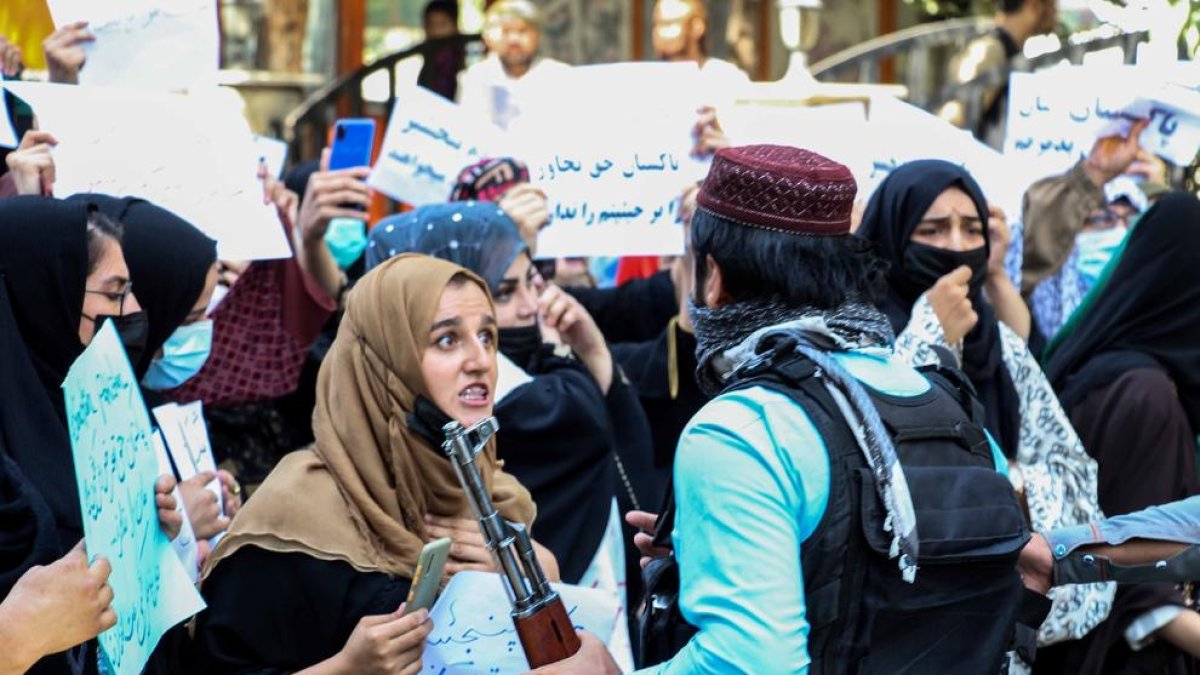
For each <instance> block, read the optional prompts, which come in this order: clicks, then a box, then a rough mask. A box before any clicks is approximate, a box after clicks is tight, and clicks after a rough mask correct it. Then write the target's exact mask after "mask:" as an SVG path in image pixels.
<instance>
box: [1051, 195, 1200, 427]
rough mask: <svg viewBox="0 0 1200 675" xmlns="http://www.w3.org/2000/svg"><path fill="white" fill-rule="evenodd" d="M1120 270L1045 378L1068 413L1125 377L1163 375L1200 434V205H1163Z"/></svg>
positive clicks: (1083, 312)
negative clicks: (1141, 372)
mask: <svg viewBox="0 0 1200 675" xmlns="http://www.w3.org/2000/svg"><path fill="white" fill-rule="evenodd" d="M1114 264H1115V267H1111V268H1110V269H1109V271H1108V273H1107V280H1106V281H1102V284H1101V285H1099V286H1097V287H1096V288H1095V289H1094V290H1093V292H1092V293H1091V294H1090V295H1089V296H1088V297H1087V298H1086V299H1085V300H1084V304H1083V305H1081V306H1080V308H1079V309H1078V310H1077V312H1078V313H1079V314H1078V319H1077V320H1074V321H1072V322H1071V324H1070V325H1069V326H1068V327H1066V328H1064V329H1063V333H1062V337H1061V338H1060V339H1059V340H1056V342H1055V343H1054V344H1052V345H1051V351H1050V352H1049V354H1048V355H1047V359H1048V360H1047V362H1046V376H1047V377H1048V378H1049V379H1050V382H1051V384H1053V385H1054V389H1055V391H1057V392H1059V397H1060V398H1061V399H1062V403H1063V407H1064V408H1066V409H1067V410H1068V411H1070V410H1071V409H1072V408H1073V407H1075V406H1076V405H1078V404H1079V403H1080V402H1081V401H1083V399H1084V398H1085V397H1086V396H1087V394H1088V393H1090V392H1091V391H1093V390H1095V389H1097V388H1098V387H1101V386H1104V385H1106V384H1110V383H1111V382H1112V381H1113V380H1115V379H1116V378H1117V376H1118V375H1120V374H1122V373H1124V372H1125V371H1128V370H1132V369H1134V368H1142V367H1160V368H1163V369H1165V370H1166V371H1167V373H1168V374H1169V375H1170V376H1171V380H1172V381H1174V383H1175V387H1176V389H1177V391H1178V395H1179V402H1180V403H1181V404H1182V405H1183V408H1184V410H1185V411H1186V412H1187V416H1188V421H1189V422H1190V423H1191V426H1192V429H1193V430H1194V431H1196V432H1197V433H1200V341H1198V340H1197V336H1200V202H1198V201H1197V200H1196V198H1195V197H1193V196H1191V195H1189V194H1186V193H1182V192H1174V193H1171V194H1168V195H1166V196H1164V197H1162V198H1160V199H1159V200H1158V202H1157V203H1155V205H1154V206H1153V207H1151V209H1150V210H1149V211H1147V212H1146V215H1144V216H1142V218H1141V220H1139V221H1138V224H1137V227H1135V228H1133V231H1132V232H1131V233H1130V234H1129V238H1128V239H1127V240H1126V243H1125V248H1124V250H1123V251H1122V252H1121V254H1120V257H1119V259H1118V260H1117V261H1116V262H1115V263H1114Z"/></svg>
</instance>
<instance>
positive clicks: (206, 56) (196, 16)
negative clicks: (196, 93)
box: [47, 0, 221, 90]
mask: <svg viewBox="0 0 1200 675" xmlns="http://www.w3.org/2000/svg"><path fill="white" fill-rule="evenodd" d="M47 5H48V6H49V8H50V13H51V15H52V16H53V18H54V25H55V26H57V27H59V28H62V27H63V26H64V25H66V24H69V23H72V22H75V21H87V22H88V30H89V31H90V32H91V33H92V35H93V36H95V40H94V41H92V42H87V43H85V44H84V45H83V48H84V50H85V51H86V52H87V63H86V64H85V66H84V68H83V69H82V70H80V71H79V83H80V84H86V85H94V86H120V87H138V88H145V89H158V90H182V89H187V88H189V87H191V86H194V85H196V84H212V83H214V82H215V78H216V75H217V70H218V68H219V67H220V58H221V56H220V54H221V52H220V35H219V29H218V25H217V6H216V2H215V0H171V1H170V2H167V1H166V0H123V1H122V2H81V1H79V0H47Z"/></svg>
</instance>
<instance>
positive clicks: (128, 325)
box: [92, 312, 150, 368]
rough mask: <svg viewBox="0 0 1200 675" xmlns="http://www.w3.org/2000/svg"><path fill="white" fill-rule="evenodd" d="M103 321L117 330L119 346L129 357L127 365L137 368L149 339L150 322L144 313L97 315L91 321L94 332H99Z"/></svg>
mask: <svg viewBox="0 0 1200 675" xmlns="http://www.w3.org/2000/svg"><path fill="white" fill-rule="evenodd" d="M105 319H108V320H109V321H112V322H113V327H115V328H116V329H117V335H119V336H120V337H121V344H122V345H124V347H125V353H126V354H127V355H128V356H129V363H130V364H131V365H132V366H133V367H134V368H137V367H138V364H139V363H141V361H142V357H143V356H144V355H145V354H146V342H147V340H148V339H149V337H150V320H149V319H148V318H147V317H146V313H145V312H135V313H133V314H126V315H124V316H113V315H112V314H97V315H96V318H95V319H92V323H94V324H95V326H96V330H100V326H103V325H104V320H105Z"/></svg>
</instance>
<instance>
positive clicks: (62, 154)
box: [7, 82, 292, 260]
mask: <svg viewBox="0 0 1200 675" xmlns="http://www.w3.org/2000/svg"><path fill="white" fill-rule="evenodd" d="M7 86H8V88H9V89H10V90H11V91H12V92H13V93H14V94H16V95H17V96H19V97H20V98H22V99H23V100H25V102H26V103H28V104H29V105H30V106H32V107H33V109H34V113H35V114H36V115H37V117H38V120H39V125H40V127H41V128H42V129H44V130H46V131H49V132H51V133H53V134H54V136H55V137H56V138H57V139H58V141H59V143H58V145H57V146H56V147H55V148H54V151H53V152H54V163H55V172H56V181H55V184H54V194H55V196H58V197H66V196H69V195H72V194H75V193H80V192H99V193H103V194H109V195H114V196H127V195H128V196H135V197H142V198H144V199H146V200H149V201H152V202H154V203H155V204H157V205H159V206H161V207H163V208H165V209H167V210H169V211H172V212H174V213H176V214H177V215H179V216H180V217H181V218H183V219H184V220H187V221H188V222H190V223H192V224H193V225H195V226H196V227H198V228H200V229H201V230H203V231H204V233H205V234H207V235H208V236H210V237H212V238H213V239H215V240H216V241H217V255H218V257H220V258H221V259H222V260H267V259H273V258H287V257H291V255H292V251H291V247H290V245H289V244H288V241H287V237H286V235H285V233H284V230H283V227H282V225H281V224H280V222H279V218H278V215H277V214H276V213H275V209H274V207H273V206H270V205H266V204H263V200H262V186H261V184H260V183H259V182H258V180H257V179H256V178H255V167H256V166H257V164H258V156H257V154H256V152H255V147H254V139H253V136H252V134H251V133H250V127H249V124H248V123H247V122H246V120H245V118H244V117H242V116H241V113H240V111H239V110H236V109H235V108H232V107H227V106H224V105H216V104H214V101H216V100H217V99H216V98H213V99H211V100H210V99H209V98H202V97H199V96H183V95H178V94H167V93H151V92H140V91H135V90H128V89H118V88H113V87H84V86H64V85H55V84H43V83H35V82H13V83H9V84H8V85H7Z"/></svg>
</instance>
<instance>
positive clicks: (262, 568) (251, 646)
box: [195, 546, 410, 675]
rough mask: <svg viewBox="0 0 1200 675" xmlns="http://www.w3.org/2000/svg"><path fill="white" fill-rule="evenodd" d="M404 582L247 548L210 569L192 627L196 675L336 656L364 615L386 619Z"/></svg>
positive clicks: (298, 664)
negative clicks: (202, 607) (203, 608)
mask: <svg viewBox="0 0 1200 675" xmlns="http://www.w3.org/2000/svg"><path fill="white" fill-rule="evenodd" d="M409 585H410V580H409V579H402V578H398V577H393V576H390V575H388V574H385V573H383V572H360V571H358V570H356V569H354V568H353V567H351V566H350V565H349V564H348V563H344V562H340V561H329V560H319V559H317V558H314V557H312V556H309V555H305V554H303V553H276V552H273V551H267V550H265V549H261V548H258V547H255V546H247V547H245V548H243V549H241V550H239V551H238V552H237V553H234V554H233V555H232V556H230V557H229V558H228V559H227V560H224V561H222V562H221V564H220V565H217V566H216V568H214V569H213V571H212V574H211V575H210V576H209V577H208V579H206V580H205V581H204V584H203V586H202V587H201V591H202V592H203V594H204V599H205V601H206V602H207V603H208V609H207V610H206V611H205V612H203V613H202V614H200V616H199V618H198V619H197V623H196V644H195V648H196V663H197V672H200V673H206V674H207V675H219V674H221V673H256V674H259V675H275V674H280V675H282V674H283V673H293V672H296V671H298V670H303V669H304V668H307V667H309V666H314V665H316V664H318V663H320V662H322V661H324V660H326V659H328V658H330V657H332V656H334V655H335V654H337V653H338V652H339V651H341V649H342V647H343V646H345V644H346V640H347V639H348V638H349V637H350V634H351V633H353V632H354V627H355V626H356V625H357V624H358V622H359V620H360V619H362V618H363V617H365V616H375V615H381V614H390V613H392V612H394V611H396V609H397V608H398V607H399V606H400V603H402V602H404V600H405V598H406V597H407V596H408V590H409Z"/></svg>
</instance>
